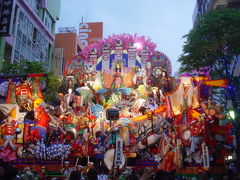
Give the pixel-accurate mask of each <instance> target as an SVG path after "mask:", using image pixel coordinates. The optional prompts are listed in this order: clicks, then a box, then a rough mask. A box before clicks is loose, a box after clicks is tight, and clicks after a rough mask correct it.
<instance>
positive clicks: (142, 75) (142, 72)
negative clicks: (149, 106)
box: [133, 67, 147, 88]
mask: <svg viewBox="0 0 240 180" xmlns="http://www.w3.org/2000/svg"><path fill="white" fill-rule="evenodd" d="M146 77H147V73H146V69H141V68H140V67H137V71H136V73H135V75H134V76H133V82H134V83H135V86H136V88H138V86H139V85H141V84H144V85H146Z"/></svg>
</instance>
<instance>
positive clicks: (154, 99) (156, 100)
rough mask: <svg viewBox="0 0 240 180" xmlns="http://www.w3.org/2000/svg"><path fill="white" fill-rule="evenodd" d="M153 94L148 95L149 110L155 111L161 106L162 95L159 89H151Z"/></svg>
mask: <svg viewBox="0 0 240 180" xmlns="http://www.w3.org/2000/svg"><path fill="white" fill-rule="evenodd" d="M151 90H152V92H151V93H150V94H149V95H148V108H149V109H150V110H155V109H157V108H158V106H159V105H160V103H161V101H160V93H159V91H158V88H157V87H152V88H151Z"/></svg>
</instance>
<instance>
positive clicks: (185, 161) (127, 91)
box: [0, 34, 234, 176]
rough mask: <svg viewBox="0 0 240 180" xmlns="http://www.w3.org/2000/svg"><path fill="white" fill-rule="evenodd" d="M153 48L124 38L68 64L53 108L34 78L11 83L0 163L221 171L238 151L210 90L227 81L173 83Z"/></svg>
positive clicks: (195, 78)
mask: <svg viewBox="0 0 240 180" xmlns="http://www.w3.org/2000/svg"><path fill="white" fill-rule="evenodd" d="M155 48H156V45H155V44H154V43H152V42H151V41H150V39H146V38H145V37H143V36H142V37H137V36H136V35H134V36H132V35H129V34H122V35H112V36H110V37H109V38H106V39H104V40H102V41H99V42H97V43H96V44H93V45H90V46H88V47H86V48H85V49H84V51H83V52H82V53H81V54H80V55H77V56H75V57H73V58H72V60H71V61H69V62H68V63H67V65H66V67H65V72H64V73H65V74H64V75H65V78H64V82H63V85H62V87H61V88H60V90H59V94H58V97H59V99H57V100H56V101H55V102H53V103H52V104H51V105H50V104H46V103H44V97H43V94H42V92H41V88H40V85H39V79H38V78H37V77H34V76H32V77H31V76H30V77H28V79H26V80H25V81H22V82H19V83H16V82H14V81H12V80H11V77H10V78H9V77H8V79H9V83H8V92H7V95H6V103H5V104H0V110H1V115H2V119H1V136H0V137H1V139H0V140H1V146H0V157H1V158H2V159H4V160H5V161H8V162H10V163H12V164H13V165H15V166H17V167H19V168H23V167H24V166H26V165H27V166H31V168H33V169H36V170H41V168H42V167H43V166H44V167H45V168H46V169H48V170H52V171H60V170H61V168H62V166H60V165H63V162H64V161H66V160H68V161H70V162H71V164H72V165H73V166H74V165H76V164H81V165H86V163H87V162H89V161H93V162H94V163H95V165H96V166H101V165H103V164H104V165H105V166H106V167H107V168H108V169H109V170H110V171H112V172H115V173H121V172H122V171H123V170H124V167H126V166H133V167H146V166H151V167H154V168H155V169H162V170H164V171H168V172H172V171H175V172H176V174H177V175H179V176H184V175H200V174H202V173H204V171H205V170H211V171H217V170H222V169H223V167H224V160H225V158H226V157H228V156H229V155H232V153H233V150H234V146H233V134H232V124H231V123H230V122H228V121H227V119H226V116H225V115H224V112H223V107H222V105H221V104H217V103H215V102H213V101H212V100H211V96H212V95H211V87H212V86H218V87H226V86H227V81H226V80H211V78H210V77H209V69H208V68H203V69H201V70H199V71H194V72H191V73H184V74H181V75H180V77H172V69H171V61H170V59H169V58H168V57H167V56H166V55H165V54H164V53H162V52H160V51H157V50H155ZM2 78H4V77H2ZM5 78H6V77H5ZM17 78H18V79H20V78H19V77H17ZM56 165H59V166H56ZM216 174H217V173H216Z"/></svg>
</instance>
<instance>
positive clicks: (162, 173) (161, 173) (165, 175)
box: [153, 170, 174, 180]
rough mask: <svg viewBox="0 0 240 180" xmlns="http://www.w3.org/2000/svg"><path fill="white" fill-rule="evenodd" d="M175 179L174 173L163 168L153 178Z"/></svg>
mask: <svg viewBox="0 0 240 180" xmlns="http://www.w3.org/2000/svg"><path fill="white" fill-rule="evenodd" d="M159 179H161V180H174V175H173V174H171V173H169V172H166V171H163V170H160V171H158V172H156V174H155V176H154V178H153V180H159Z"/></svg>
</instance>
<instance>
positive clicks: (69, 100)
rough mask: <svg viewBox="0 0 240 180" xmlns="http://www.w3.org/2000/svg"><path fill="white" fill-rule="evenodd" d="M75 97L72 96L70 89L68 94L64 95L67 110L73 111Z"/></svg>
mask: <svg viewBox="0 0 240 180" xmlns="http://www.w3.org/2000/svg"><path fill="white" fill-rule="evenodd" d="M73 100H74V95H73V94H72V89H71V88H70V89H68V94H65V95H64V108H65V110H68V109H71V107H72V105H73Z"/></svg>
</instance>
